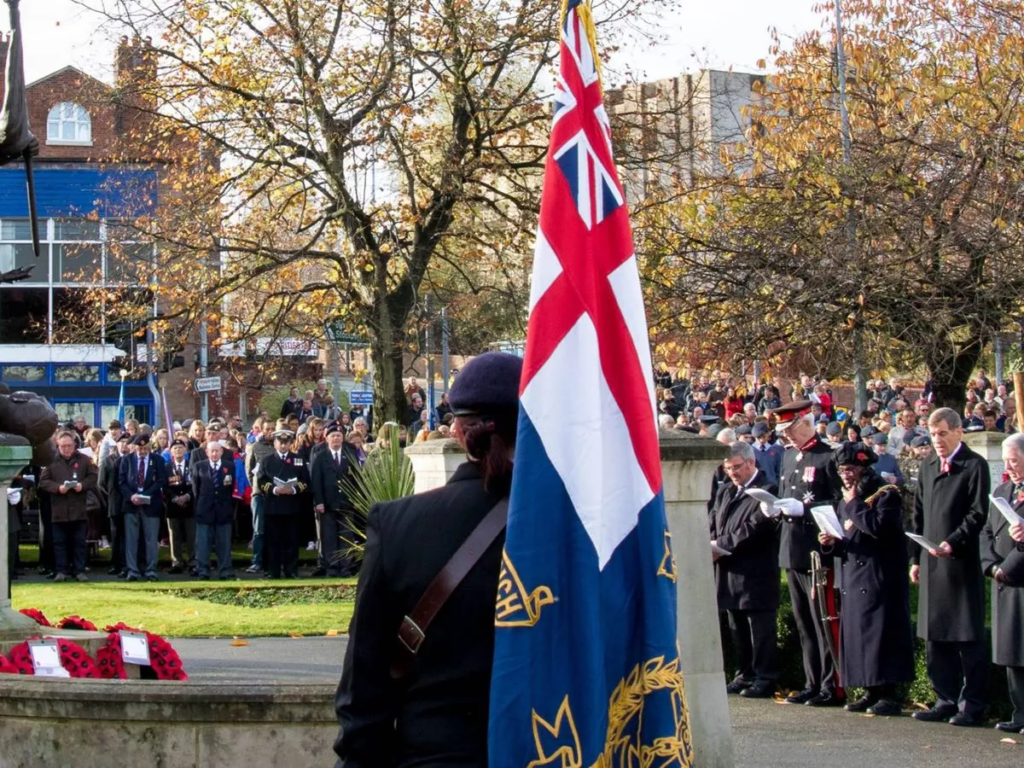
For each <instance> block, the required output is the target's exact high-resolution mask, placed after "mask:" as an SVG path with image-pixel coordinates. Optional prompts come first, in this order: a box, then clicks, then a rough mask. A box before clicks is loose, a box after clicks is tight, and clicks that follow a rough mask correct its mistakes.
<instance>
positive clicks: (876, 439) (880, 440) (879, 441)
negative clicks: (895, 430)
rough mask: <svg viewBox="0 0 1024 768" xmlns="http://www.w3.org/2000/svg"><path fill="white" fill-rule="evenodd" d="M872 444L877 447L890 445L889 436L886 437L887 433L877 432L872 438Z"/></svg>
mask: <svg viewBox="0 0 1024 768" xmlns="http://www.w3.org/2000/svg"><path fill="white" fill-rule="evenodd" d="M871 442H872V443H874V444H875V445H888V444H889V436H888V435H886V434H885V432H875V434H873V435H872V436H871Z"/></svg>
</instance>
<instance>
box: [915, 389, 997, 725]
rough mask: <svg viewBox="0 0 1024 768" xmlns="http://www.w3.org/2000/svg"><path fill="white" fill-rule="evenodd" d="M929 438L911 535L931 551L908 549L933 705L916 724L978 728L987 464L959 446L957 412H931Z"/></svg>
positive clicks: (982, 700)
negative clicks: (917, 586) (981, 545)
mask: <svg viewBox="0 0 1024 768" xmlns="http://www.w3.org/2000/svg"><path fill="white" fill-rule="evenodd" d="M928 431H929V432H930V434H931V438H932V444H933V446H934V448H935V454H934V455H933V456H931V457H930V458H929V459H927V460H926V461H924V462H923V463H922V464H921V473H920V477H919V480H918V489H917V495H916V496H915V497H914V532H915V533H917V534H920V535H923V536H924V537H925V538H927V539H928V540H929V541H931V542H932V543H934V544H935V545H936V547H935V548H934V549H930V550H928V551H925V552H922V550H921V548H920V547H914V548H912V549H911V559H912V560H913V563H914V564H913V565H912V566H911V567H910V580H911V581H914V582H918V581H919V582H920V584H921V593H920V597H919V599H918V606H917V635H918V637H920V638H922V639H923V640H925V642H926V653H927V665H928V679H929V680H930V681H931V684H932V687H933V688H934V689H935V695H936V702H935V706H933V707H932V708H931V709H930V710H927V711H925V712H915V713H914V718H915V719H917V720H925V721H928V722H938V721H946V722H949V723H950V724H952V725H981V724H983V723H984V713H985V705H986V702H987V699H988V674H989V669H988V649H987V646H986V644H985V580H984V577H983V576H982V572H981V557H980V551H979V536H980V534H981V529H982V528H983V527H984V525H985V519H986V518H987V516H988V504H989V501H988V494H989V488H990V486H991V480H990V476H989V470H988V464H987V463H986V461H985V459H983V458H982V457H981V456H979V455H978V454H977V453H975V452H974V451H972V450H971V449H970V448H968V447H967V446H966V445H965V444H964V443H963V442H962V439H963V428H962V427H961V420H960V417H959V415H957V413H956V411H954V410H952V409H951V408H939V409H938V410H936V411H935V412H933V413H932V415H931V416H930V417H929V418H928Z"/></svg>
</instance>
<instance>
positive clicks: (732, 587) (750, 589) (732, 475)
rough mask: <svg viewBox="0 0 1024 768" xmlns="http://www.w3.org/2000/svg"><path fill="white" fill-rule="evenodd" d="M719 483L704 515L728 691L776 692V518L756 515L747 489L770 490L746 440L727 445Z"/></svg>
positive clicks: (761, 694) (754, 502) (748, 694)
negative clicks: (730, 670)
mask: <svg viewBox="0 0 1024 768" xmlns="http://www.w3.org/2000/svg"><path fill="white" fill-rule="evenodd" d="M723 466H724V467H725V473H726V475H727V476H728V478H729V481H730V482H727V483H723V484H722V486H721V487H720V488H719V491H718V495H717V496H716V497H715V505H714V508H713V509H712V510H711V514H710V515H709V517H708V523H709V528H710V529H711V541H712V544H713V545H714V546H715V547H717V548H718V550H724V551H725V552H728V553H729V554H728V555H724V554H714V553H715V552H716V551H718V550H715V549H713V550H712V552H713V554H712V557H713V558H714V560H715V585H716V589H717V592H718V610H720V611H725V612H726V614H727V616H728V620H729V633H730V635H732V642H733V647H734V649H735V651H736V655H737V660H738V662H739V672H738V673H737V675H736V677H735V678H734V679H733V681H732V682H731V683H729V684H728V685H727V686H726V691H728V692H729V693H738V694H740V696H745V697H747V698H754V699H766V698H770V697H771V695H772V694H773V693H774V692H775V680H776V678H777V670H776V668H775V626H776V623H775V622H776V614H777V612H778V608H779V554H778V550H779V544H778V521H777V519H776V518H772V517H767V516H765V515H764V514H762V513H761V510H760V508H759V503H758V501H757V500H756V499H754V498H752V497H751V496H748V495H747V494H746V493H745V491H746V490H747V489H748V488H760V489H762V490H764V491H767V492H768V493H771V494H773V495H774V494H775V492H776V488H775V486H774V485H773V484H772V483H771V482H769V481H768V478H767V477H766V476H765V474H764V473H763V472H762V471H761V470H760V469H759V468H758V465H757V462H756V459H755V457H754V449H753V448H752V447H751V446H750V445H748V444H747V443H745V442H736V443H733V444H732V445H730V446H729V456H728V457H727V458H726V460H725V461H724V462H723Z"/></svg>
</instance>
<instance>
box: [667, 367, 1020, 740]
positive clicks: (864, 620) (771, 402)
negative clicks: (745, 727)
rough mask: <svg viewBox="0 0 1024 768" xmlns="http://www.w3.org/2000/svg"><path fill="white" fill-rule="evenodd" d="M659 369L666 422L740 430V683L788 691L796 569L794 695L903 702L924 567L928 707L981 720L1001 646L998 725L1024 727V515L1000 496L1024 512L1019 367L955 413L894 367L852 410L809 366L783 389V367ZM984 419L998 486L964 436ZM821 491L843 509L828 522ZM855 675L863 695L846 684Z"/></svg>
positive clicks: (730, 475)
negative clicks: (704, 372)
mask: <svg viewBox="0 0 1024 768" xmlns="http://www.w3.org/2000/svg"><path fill="white" fill-rule="evenodd" d="M656 379H657V385H658V388H659V390H660V392H659V403H660V406H659V407H660V411H661V413H660V417H659V418H660V421H661V426H662V428H663V429H682V430H688V431H693V432H698V431H699V432H701V433H703V434H708V435H711V436H713V437H715V438H716V439H717V440H718V441H719V442H722V443H723V444H725V445H726V446H728V456H727V458H726V459H725V460H724V462H723V463H722V465H721V467H720V469H719V471H718V472H717V473H716V476H715V481H714V483H713V487H712V490H711V494H710V500H709V503H708V526H709V535H710V539H711V545H712V559H713V561H714V569H715V580H716V589H717V598H718V607H719V610H720V612H721V613H722V616H723V624H724V627H725V628H724V629H723V631H724V633H725V635H726V637H727V638H728V640H729V641H730V644H731V646H732V649H733V652H734V655H735V659H736V662H737V667H738V669H737V671H736V674H735V676H733V677H732V679H731V680H730V681H729V683H728V686H727V690H728V692H729V693H730V694H736V695H740V696H744V697H748V698H771V697H773V696H775V695H776V694H777V693H778V692H777V690H776V687H777V681H778V666H777V661H776V650H777V649H776V619H777V613H778V609H779V601H780V584H781V581H782V580H781V578H780V577H781V576H782V575H784V576H785V584H786V586H787V588H788V591H789V596H790V601H791V603H792V607H793V614H794V619H795V623H796V628H797V634H798V636H799V641H800V648H801V655H802V662H803V671H804V678H805V679H804V686H803V688H802V689H801V690H799V691H797V692H794V693H791V694H790V695H788V696H786V701H787V702H789V703H792V704H805V705H808V706H812V707H827V706H845V708H846V709H847V710H848V711H850V712H866V713H869V714H874V715H897V714H899V713H900V712H901V711H902V704H903V701H902V700H901V697H902V695H903V692H904V691H905V684H907V683H910V682H911V681H913V680H914V678H915V662H914V650H915V640H914V628H913V627H914V625H913V622H912V620H911V613H910V585H911V583H914V584H919V585H920V592H919V602H918V612H917V617H916V619H917V621H916V634H917V637H919V638H921V639H923V640H924V641H925V649H926V666H927V674H928V679H929V681H930V683H931V685H932V688H933V689H934V692H935V703H934V705H933V706H932V707H931V708H930V709H928V710H925V711H917V712H915V713H914V715H913V716H914V718H915V719H917V720H922V721H928V722H947V723H950V724H952V725H957V726H977V725H982V724H983V723H984V722H985V719H984V716H985V711H986V707H987V705H988V701H989V698H990V697H989V691H988V679H989V664H990V662H994V663H995V664H997V665H1001V666H1003V667H1005V668H1006V677H1007V685H1008V689H1009V696H1010V701H1011V703H1012V705H1013V714H1012V717H1011V719H1010V720H1008V721H1005V722H1000V723H998V724H997V726H996V727H997V728H998V729H999V730H1001V731H1006V732H1014V733H1017V732H1022V730H1024V524H1022V523H1021V521H1020V520H1019V519H1017V518H1014V517H1013V516H1012V515H1004V514H1003V513H1002V512H1001V511H1000V509H999V507H998V506H997V505H998V504H999V503H1000V502H997V501H995V500H996V499H1001V500H1004V501H1005V504H1006V505H1008V508H1009V509H1011V510H1013V511H1014V512H1016V513H1020V514H1021V515H1024V434H1020V433H1018V431H1017V422H1016V410H1015V407H1014V406H1015V401H1014V398H1013V393H1012V390H1011V389H1010V388H1009V387H1008V386H1007V385H1004V384H1000V385H999V386H997V387H992V386H991V384H990V383H989V382H988V379H987V377H986V376H985V374H984V371H982V372H980V373H979V375H978V377H977V378H976V379H975V381H973V382H972V385H971V393H970V394H969V395H968V404H967V407H966V409H965V411H964V412H963V413H958V412H957V411H955V410H952V409H950V408H935V409H933V408H932V403H931V401H930V398H929V394H928V388H927V387H926V388H925V390H924V391H923V392H922V393H921V394H920V395H919V396H918V397H916V398H911V397H910V396H909V395H908V393H907V392H906V391H905V390H904V389H903V388H902V387H900V386H899V383H898V382H897V381H895V380H891V381H889V382H884V381H874V382H871V387H870V392H871V400H870V401H869V406H868V408H867V409H865V410H864V411H863V412H861V413H858V414H855V415H854V414H850V413H849V412H847V411H846V410H845V409H842V408H838V407H836V406H835V404H834V400H833V399H832V397H831V394H832V393H831V391H830V389H831V388H830V385H829V384H828V382H825V381H820V380H819V381H813V380H811V379H810V378H809V377H801V379H799V380H798V381H797V382H796V384H795V385H794V387H793V388H792V391H791V392H790V393H789V394H790V396H791V401H790V402H787V403H786V404H781V403H778V402H777V398H778V392H779V388H778V386H776V385H774V384H764V385H761V386H759V387H757V388H755V389H754V391H751V392H745V391H743V388H742V387H734V386H733V385H732V383H731V382H730V381H729V380H728V379H727V378H721V379H717V380H714V381H709V377H704V376H702V377H700V378H698V379H696V381H695V382H694V383H693V384H691V383H690V382H688V381H685V380H670V379H669V377H667V376H666V375H664V374H663V372H662V373H659V374H658V375H657V376H656ZM736 399H739V400H740V401H741V402H739V403H736V402H732V403H731V404H730V400H733V401H735V400H736ZM765 401H767V402H768V404H767V405H765ZM680 403H681V404H682V406H681V407H680ZM982 430H985V431H990V432H999V433H1001V434H1002V456H1003V461H1004V465H1005V474H1004V476H1003V482H1002V483H1001V484H996V487H995V488H992V485H993V483H992V480H991V473H990V468H989V464H988V462H987V461H986V460H985V459H984V458H982V457H981V456H980V455H979V454H978V453H976V452H975V451H973V450H971V448H970V447H969V446H968V445H967V444H966V443H965V442H964V435H965V433H966V432H969V431H982ZM990 493H991V496H990ZM765 494H769V495H765ZM823 507H828V508H830V509H831V510H832V512H833V513H834V515H835V523H836V525H837V527H835V528H830V527H828V525H827V524H825V523H820V522H819V519H822V518H823V517H827V515H825V511H824V510H823V509H822V508H823ZM908 533H909V534H914V535H916V536H919V537H922V538H919V539H917V540H916V541H913V540H911V539H910V537H909V536H908V535H907V534H908ZM986 580H988V581H989V583H990V584H991V590H992V616H991V623H992V644H991V648H989V646H988V645H987V641H986V633H985V619H986V616H985V611H986V608H985V594H984V590H985V581H986ZM852 688H858V689H862V690H863V691H864V693H863V695H861V696H860V697H859V698H857V699H856V700H854V699H852V697H849V698H848V697H847V695H846V691H847V690H849V689H852Z"/></svg>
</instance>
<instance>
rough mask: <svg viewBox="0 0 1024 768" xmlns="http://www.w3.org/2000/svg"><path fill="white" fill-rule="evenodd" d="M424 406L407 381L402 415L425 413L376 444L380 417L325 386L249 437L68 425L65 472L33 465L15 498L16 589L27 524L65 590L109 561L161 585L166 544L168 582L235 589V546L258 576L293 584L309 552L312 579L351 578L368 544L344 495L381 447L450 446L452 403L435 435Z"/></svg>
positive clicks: (264, 420)
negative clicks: (444, 442)
mask: <svg viewBox="0 0 1024 768" xmlns="http://www.w3.org/2000/svg"><path fill="white" fill-rule="evenodd" d="M423 397H424V395H423V390H422V388H420V387H419V384H418V382H417V380H416V379H415V378H410V379H409V381H408V385H407V400H406V408H405V416H406V418H407V419H409V418H410V417H411V416H412V415H413V414H412V411H413V410H416V411H417V413H416V418H412V419H411V420H409V422H408V423H407V424H406V423H402V424H385V425H383V426H382V427H381V429H380V431H379V434H377V435H374V434H373V433H372V432H371V426H372V413H371V412H368V411H367V409H364V408H360V407H356V408H353V409H352V410H350V411H340V409H339V408H337V406H336V405H335V402H334V398H333V396H332V395H331V393H330V392H329V391H328V390H327V388H326V382H325V381H323V380H321V381H320V382H318V383H317V387H316V389H315V390H312V391H310V392H306V393H305V396H304V397H299V390H298V389H297V388H292V390H291V392H290V394H289V397H288V398H287V399H286V400H285V402H284V405H283V407H282V409H281V416H280V418H272V417H271V416H270V415H269V414H268V413H267V412H266V411H263V412H261V413H260V415H259V416H258V417H257V418H256V419H255V421H254V422H253V423H252V425H251V427H250V428H248V429H247V428H245V427H244V426H243V423H242V419H241V418H240V417H239V416H238V415H237V414H232V415H227V414H225V416H224V417H222V418H220V419H213V420H210V421H209V422H204V421H202V420H201V419H188V420H185V421H183V422H181V423H175V424H174V425H173V429H166V428H156V429H154V428H153V427H151V426H150V425H148V424H144V423H139V422H138V421H136V420H134V419H128V420H126V421H125V422H124V423H123V424H122V423H121V421H120V420H116V419H115V420H112V421H111V422H109V423H108V424H107V429H106V430H102V429H99V428H93V427H91V426H89V425H88V424H87V423H86V421H85V419H84V418H76V419H75V420H74V421H72V422H69V423H67V424H62V425H61V426H60V427H59V429H58V430H57V432H56V433H55V434H54V437H53V440H54V445H55V447H56V449H57V458H56V459H55V461H54V462H53V463H52V464H51V465H50V466H47V467H37V466H27V467H25V468H24V469H23V470H22V471H21V472H20V473H19V474H18V475H17V476H16V478H15V479H14V481H13V482H12V484H11V489H10V491H9V493H8V501H9V504H8V510H9V513H8V521H9V530H10V539H9V541H8V546H9V555H10V557H9V561H8V562H9V568H10V571H11V574H10V575H11V578H12V579H16V578H18V577H19V576H21V575H22V573H23V569H22V567H21V564H20V563H19V548H18V542H19V539H20V538H21V532H22V531H23V530H25V529H26V528H28V527H29V526H28V521H29V518H30V515H38V520H39V536H38V546H39V566H38V570H39V572H40V573H41V574H43V575H45V576H47V577H48V578H51V579H53V580H55V581H68V580H78V581H87V580H88V579H89V576H88V572H89V569H90V566H95V565H96V563H98V562H100V561H101V560H104V561H105V558H100V557H98V555H99V554H100V552H101V550H109V560H110V562H109V573H110V574H111V575H117V576H120V577H121V578H123V579H125V580H127V581H138V580H143V579H145V580H149V581H155V580H158V579H159V578H160V575H159V572H158V559H159V551H160V549H161V548H162V547H163V548H167V549H168V550H169V554H170V565H169V566H168V568H167V572H168V573H170V574H184V573H189V574H191V575H192V576H194V577H195V578H199V579H207V578H217V577H219V578H223V579H229V578H234V571H233V570H232V563H231V546H232V542H233V541H245V542H248V546H249V548H250V549H251V553H252V554H251V562H250V564H249V566H248V568H247V569H246V570H247V572H248V573H249V574H252V575H265V576H267V577H268V578H280V577H294V576H296V575H297V572H298V552H299V549H300V547H301V546H302V543H303V542H308V543H306V544H305V547H306V549H308V550H316V551H317V565H316V568H315V569H314V570H313V572H312V574H311V575H312V576H314V577H316V576H349V575H352V574H354V573H355V572H356V568H357V565H358V563H357V562H356V560H355V559H354V558H353V557H351V555H350V554H349V553H350V550H351V545H352V543H353V542H354V541H356V540H357V537H356V536H355V535H354V533H353V520H352V515H353V510H352V507H351V504H350V503H349V501H348V498H347V496H346V494H345V492H344V490H343V489H342V488H341V487H340V484H341V483H342V481H343V480H344V479H345V478H346V477H351V475H352V473H353V471H354V470H355V468H357V467H360V466H362V465H363V464H365V462H366V461H367V459H368V457H369V456H370V455H371V454H372V452H373V450H374V449H375V447H378V446H381V445H387V444H388V443H389V442H390V441H392V440H394V441H397V442H398V443H399V444H400V445H403V446H404V445H405V444H406V443H407V442H413V441H423V440H427V439H438V438H443V437H447V436H448V434H449V432H450V423H451V416H450V408H449V407H448V406H447V398H446V397H445V398H442V401H441V403H440V404H439V406H438V408H437V412H436V413H435V425H436V428H435V429H431V428H430V419H429V414H425V413H424V411H423V409H422V408H421V407H419V406H421V405H422V402H423V400H422V398H423ZM417 398H419V400H418V401H417ZM446 416H447V419H445V417H446ZM33 527H34V526H33ZM90 561H91V562H90ZM214 563H215V565H214Z"/></svg>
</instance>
